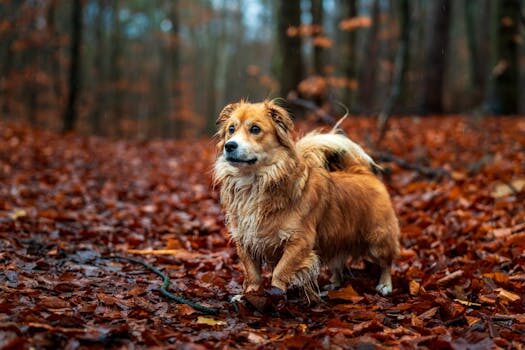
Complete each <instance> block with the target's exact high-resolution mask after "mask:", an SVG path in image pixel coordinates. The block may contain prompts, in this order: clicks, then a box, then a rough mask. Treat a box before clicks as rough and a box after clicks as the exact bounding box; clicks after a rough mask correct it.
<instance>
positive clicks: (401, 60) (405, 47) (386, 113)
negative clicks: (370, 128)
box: [377, 0, 411, 144]
mask: <svg viewBox="0 0 525 350" xmlns="http://www.w3.org/2000/svg"><path fill="white" fill-rule="evenodd" d="M399 6H400V11H399V14H400V20H399V23H400V26H401V28H400V29H401V33H400V36H399V44H398V48H397V53H396V61H395V68H394V75H393V77H392V84H391V90H390V96H389V97H388V100H387V101H386V103H385V106H384V108H383V110H382V111H381V114H380V115H379V137H378V141H377V144H379V142H381V140H382V139H383V137H384V135H385V132H386V131H387V121H388V118H389V117H390V115H391V114H392V111H393V109H394V107H395V106H396V104H397V102H398V100H399V97H400V96H401V95H402V94H403V90H404V88H405V84H404V82H405V75H406V71H407V68H408V61H409V56H410V55H409V53H410V52H409V48H410V26H411V23H410V4H409V0H399Z"/></svg>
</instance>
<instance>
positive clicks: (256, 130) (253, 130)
mask: <svg viewBox="0 0 525 350" xmlns="http://www.w3.org/2000/svg"><path fill="white" fill-rule="evenodd" d="M250 132H251V133H252V134H254V135H257V134H258V133H260V132H261V128H259V127H258V126H257V125H252V127H251V128H250Z"/></svg>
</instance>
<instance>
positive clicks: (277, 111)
mask: <svg viewBox="0 0 525 350" xmlns="http://www.w3.org/2000/svg"><path fill="white" fill-rule="evenodd" d="M267 107H268V111H269V114H270V118H272V121H273V122H274V124H275V126H276V128H275V129H276V131H277V137H278V138H279V141H280V142H281V143H282V144H283V145H284V146H286V147H289V148H292V147H293V144H292V139H291V137H290V133H291V132H292V130H293V121H292V118H291V117H290V114H288V112H287V111H286V110H285V109H284V108H282V107H281V106H277V105H276V104H274V103H269V104H268V105H267Z"/></svg>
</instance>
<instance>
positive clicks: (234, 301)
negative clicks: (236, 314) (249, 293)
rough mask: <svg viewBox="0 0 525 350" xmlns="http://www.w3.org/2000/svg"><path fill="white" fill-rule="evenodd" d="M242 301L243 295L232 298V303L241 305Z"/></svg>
mask: <svg viewBox="0 0 525 350" xmlns="http://www.w3.org/2000/svg"><path fill="white" fill-rule="evenodd" d="M241 300H242V294H235V295H234V296H233V297H232V298H231V302H232V303H240V302H241Z"/></svg>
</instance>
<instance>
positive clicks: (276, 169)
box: [215, 101, 399, 298]
mask: <svg viewBox="0 0 525 350" xmlns="http://www.w3.org/2000/svg"><path fill="white" fill-rule="evenodd" d="M217 124H218V126H219V132H218V136H219V139H220V141H219V142H218V149H219V152H220V153H219V156H218V158H217V161H216V164H215V180H216V181H217V182H218V183H220V184H221V191H220V194H221V203H222V205H223V207H224V209H225V212H226V222H227V225H228V228H229V229H230V231H231V235H232V238H233V241H234V242H235V244H236V246H237V251H238V255H239V257H240V260H241V262H242V265H243V266H244V272H245V280H244V292H245V293H248V292H251V291H256V290H258V289H259V288H260V286H261V282H262V277H261V267H262V264H263V263H267V264H268V265H269V266H270V267H272V268H273V272H272V281H271V284H272V286H273V287H276V288H279V289H280V290H282V291H286V290H287V288H289V287H291V286H299V287H302V288H304V290H305V292H306V294H307V296H308V297H309V298H312V297H313V298H317V297H318V293H319V288H318V286H317V276H318V274H319V269H320V265H321V263H325V264H327V265H328V266H329V267H330V270H331V272H332V280H333V282H334V284H336V285H339V284H340V283H341V282H342V279H343V272H344V270H345V268H346V262H347V259H348V258H349V257H352V258H354V259H356V258H360V257H366V258H368V259H371V260H372V261H373V262H375V263H377V264H379V265H380V266H381V268H382V273H381V277H380V280H379V284H378V285H377V290H378V291H379V292H380V293H381V294H383V295H386V294H389V293H390V292H391V291H392V281H391V276H390V268H391V264H392V261H393V260H394V259H395V258H396V257H397V255H398V254H399V225H398V221H397V218H396V215H395V213H394V210H393V207H392V204H391V201H390V197H389V195H388V192H387V190H386V188H385V186H384V185H383V183H382V182H381V181H380V180H379V179H378V178H377V177H376V176H375V175H374V173H373V172H372V169H373V168H375V167H377V165H376V164H375V163H374V161H373V160H372V158H370V156H368V155H367V154H366V153H365V152H364V151H363V149H362V148H361V147H360V146H359V145H357V144H356V143H354V142H352V141H351V140H350V139H348V138H347V137H346V136H344V135H341V134H338V133H337V132H335V131H332V132H330V133H316V132H314V133H310V134H307V135H306V136H304V137H303V138H301V139H300V140H299V141H297V142H296V143H295V142H294V141H293V139H292V136H291V132H292V129H293V122H292V120H291V118H290V116H289V114H288V113H287V112H286V111H285V110H284V109H283V108H281V107H280V106H278V105H276V104H275V103H274V102H272V101H265V102H262V103H256V104H251V103H247V102H243V101H241V102H238V103H234V104H230V105H228V106H226V107H225V108H224V109H223V111H222V112H221V113H220V116H219V119H218V120H217ZM253 125H256V126H258V127H259V128H260V132H258V133H255V132H254V130H255V131H257V129H251V128H252V126H253ZM229 141H234V142H237V144H238V148H237V149H235V150H234V151H233V155H232V153H228V152H227V151H226V150H225V144H226V143H227V142H229Z"/></svg>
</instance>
